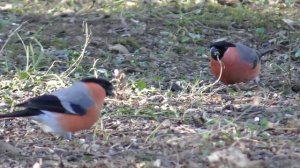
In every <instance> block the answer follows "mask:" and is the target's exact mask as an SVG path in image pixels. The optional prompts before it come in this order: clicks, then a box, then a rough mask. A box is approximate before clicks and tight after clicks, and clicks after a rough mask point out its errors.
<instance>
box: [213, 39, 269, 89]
mask: <svg viewBox="0 0 300 168" xmlns="http://www.w3.org/2000/svg"><path fill="white" fill-rule="evenodd" d="M270 51H272V49H270V48H268V49H267V48H265V49H260V50H256V49H253V48H250V47H247V46H245V45H244V44H241V43H230V42H226V41H218V42H215V43H212V44H211V45H210V54H211V59H210V64H211V72H212V73H213V75H214V76H216V77H219V74H220V72H221V65H220V63H219V62H218V59H219V60H220V61H221V63H222V75H221V78H220V81H221V82H223V83H224V84H235V83H241V82H249V81H252V80H254V81H255V82H259V73H260V68H261V65H260V59H261V57H262V56H263V55H265V54H267V53H269V52H270Z"/></svg>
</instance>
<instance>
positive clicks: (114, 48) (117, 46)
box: [108, 44, 129, 54]
mask: <svg viewBox="0 0 300 168" xmlns="http://www.w3.org/2000/svg"><path fill="white" fill-rule="evenodd" d="M108 49H109V50H111V51H118V52H119V53H122V54H129V51H128V49H127V48H126V47H125V46H123V45H122V44H115V45H109V46H108Z"/></svg>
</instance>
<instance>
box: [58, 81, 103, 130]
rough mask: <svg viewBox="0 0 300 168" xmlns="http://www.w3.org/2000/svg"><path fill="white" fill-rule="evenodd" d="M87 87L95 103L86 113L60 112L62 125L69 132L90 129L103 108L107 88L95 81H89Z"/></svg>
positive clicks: (59, 117)
mask: <svg viewBox="0 0 300 168" xmlns="http://www.w3.org/2000/svg"><path fill="white" fill-rule="evenodd" d="M86 86H87V89H88V90H89V92H90V95H91V97H92V98H93V100H94V104H93V106H92V107H90V108H89V109H88V110H87V112H86V113H85V114H84V115H72V114H62V113H58V120H59V123H60V125H61V127H62V128H63V129H64V130H65V131H68V132H76V131H80V130H85V129H89V128H90V127H92V126H93V124H94V123H95V122H96V121H97V120H98V119H99V117H100V115H101V113H100V112H101V110H102V108H103V103H104V98H105V96H106V94H105V90H104V89H103V88H102V87H101V86H99V85H98V84H94V83H87V84H86Z"/></svg>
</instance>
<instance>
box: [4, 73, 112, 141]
mask: <svg viewBox="0 0 300 168" xmlns="http://www.w3.org/2000/svg"><path fill="white" fill-rule="evenodd" d="M112 91H113V86H112V84H111V83H110V82H108V81H107V80H105V79H101V78H85V79H82V80H81V81H78V82H75V83H74V84H73V85H72V86H71V87H69V88H63V89H59V90H57V91H55V92H52V93H50V94H45V95H42V96H37V97H33V98H30V99H28V100H27V101H25V102H23V103H20V104H17V105H16V106H17V107H23V108H24V109H23V110H20V111H16V112H13V113H8V114H1V115H0V119H2V118H14V117H28V118H30V119H32V120H34V121H36V122H38V123H39V124H40V125H41V127H42V129H43V130H44V131H46V132H52V133H54V134H57V135H60V136H63V137H64V138H68V139H71V137H72V133H73V132H76V131H80V130H84V129H89V128H90V127H91V126H92V125H93V124H94V123H95V122H96V121H97V120H98V118H99V116H100V112H101V109H102V107H103V103H104V98H105V96H111V95H112Z"/></svg>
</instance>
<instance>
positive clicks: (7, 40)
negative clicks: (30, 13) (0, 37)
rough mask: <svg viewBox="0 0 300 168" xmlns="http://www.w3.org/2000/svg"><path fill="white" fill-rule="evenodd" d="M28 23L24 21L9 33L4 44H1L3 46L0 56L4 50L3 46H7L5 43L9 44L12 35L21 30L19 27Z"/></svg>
mask: <svg viewBox="0 0 300 168" xmlns="http://www.w3.org/2000/svg"><path fill="white" fill-rule="evenodd" d="M27 22H28V21H25V22H23V23H21V24H20V25H19V26H18V27H17V28H16V29H15V30H14V31H13V32H12V33H10V34H9V35H8V38H7V39H6V40H5V43H4V44H3V46H2V47H1V49H0V55H2V52H3V50H4V48H5V46H6V45H7V43H8V42H9V40H10V39H11V37H12V36H13V35H14V34H16V33H17V32H18V31H19V30H20V29H21V27H22V26H23V25H24V24H26V23H27Z"/></svg>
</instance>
